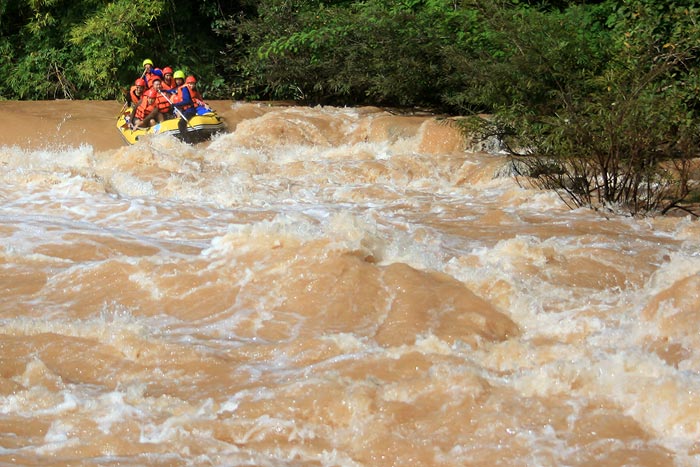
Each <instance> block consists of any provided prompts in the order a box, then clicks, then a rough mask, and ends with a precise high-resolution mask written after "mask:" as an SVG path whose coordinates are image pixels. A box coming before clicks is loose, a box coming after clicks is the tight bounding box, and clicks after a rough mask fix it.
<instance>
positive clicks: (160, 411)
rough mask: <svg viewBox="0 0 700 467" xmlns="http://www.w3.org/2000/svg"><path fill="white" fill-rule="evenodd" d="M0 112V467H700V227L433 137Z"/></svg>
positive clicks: (238, 121) (413, 128)
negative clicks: (580, 202)
mask: <svg viewBox="0 0 700 467" xmlns="http://www.w3.org/2000/svg"><path fill="white" fill-rule="evenodd" d="M212 105H213V106H214V107H215V108H216V109H217V110H218V111H219V112H220V113H221V114H222V115H223V117H224V118H225V120H226V122H227V124H228V131H227V132H226V133H223V134H220V135H217V136H215V137H214V138H213V139H212V140H211V141H209V142H206V143H201V144H198V145H196V146H188V145H186V144H184V143H182V142H180V141H178V140H176V139H175V138H172V137H167V136H165V137H155V138H150V139H145V140H143V141H140V142H138V143H137V144H136V145H133V146H127V145H126V144H125V143H123V142H122V141H121V139H120V135H119V133H118V131H117V129H116V127H115V119H116V115H117V114H118V112H119V108H120V104H119V103H116V102H65V101H64V102H59V101H57V102H23V103H20V102H0V111H2V116H1V117H0V128H2V130H1V133H0V182H1V183H0V203H1V204H0V234H1V236H0V239H1V243H0V291H1V292H2V293H1V294H0V465H56V466H58V465H83V466H93V465H94V466H97V465H100V466H117V465H119V466H141V465H144V466H165V465H173V466H264V467H292V466H339V467H340V466H342V467H360V466H367V467H369V466H376V467H389V466H396V467H407V466H440V467H451V466H483V467H493V466H596V467H604V466H610V467H616V466H623V465H626V466H644V467H652V466H682V467H685V466H697V465H700V442H699V441H698V440H700V249H699V247H700V224H699V223H698V221H697V220H694V219H692V218H691V217H682V216H676V217H659V218H645V219H633V218H629V217H623V216H614V215H609V214H605V213H601V212H595V211H591V210H588V209H578V210H570V209H569V208H567V206H566V205H565V204H564V202H562V200H560V199H559V197H558V196H557V195H556V193H553V192H545V191H537V190H532V189H528V188H526V187H524V186H521V185H519V184H518V183H517V182H516V180H514V179H513V178H512V177H510V176H508V173H507V172H508V171H507V170H506V169H505V167H506V159H505V158H504V157H503V156H502V155H498V154H495V153H488V152H482V151H479V150H478V148H475V147H474V146H473V145H470V144H468V143H467V142H465V141H464V140H463V139H462V137H461V136H460V134H459V132H458V131H457V130H456V129H455V128H454V127H453V126H452V125H450V122H449V120H443V119H438V118H435V117H433V116H429V115H397V114H393V113H390V112H388V111H387V110H382V109H378V108H334V107H298V106H296V107H295V106H282V105H269V104H265V103H239V102H230V101H217V102H213V103H212Z"/></svg>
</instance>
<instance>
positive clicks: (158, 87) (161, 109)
mask: <svg viewBox="0 0 700 467" xmlns="http://www.w3.org/2000/svg"><path fill="white" fill-rule="evenodd" d="M151 89H154V90H155V91H156V93H157V94H156V107H157V108H158V113H159V115H158V121H159V122H162V121H163V120H167V119H169V118H170V117H171V116H172V115H171V113H172V111H173V106H172V105H171V104H170V99H168V97H167V96H166V95H165V94H163V84H162V82H161V80H160V79H159V78H155V79H154V80H153V86H152V87H151Z"/></svg>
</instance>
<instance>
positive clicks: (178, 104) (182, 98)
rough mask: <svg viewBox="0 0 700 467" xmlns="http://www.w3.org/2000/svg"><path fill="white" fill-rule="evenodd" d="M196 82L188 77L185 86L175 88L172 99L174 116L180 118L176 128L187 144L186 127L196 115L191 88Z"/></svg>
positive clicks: (191, 77)
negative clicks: (175, 91)
mask: <svg viewBox="0 0 700 467" xmlns="http://www.w3.org/2000/svg"><path fill="white" fill-rule="evenodd" d="M196 82H197V80H196V79H195V78H194V76H188V77H187V78H186V79H185V84H183V85H182V86H180V87H179V88H177V93H176V94H175V96H174V97H173V106H174V107H175V115H176V116H178V117H180V120H178V122H177V128H178V130H180V134H181V135H182V137H183V139H184V140H185V142H189V137H188V134H187V127H188V126H189V124H190V123H189V121H190V119H191V118H192V117H194V116H195V115H197V104H196V102H195V101H194V100H193V99H192V93H191V91H192V88H193V87H194V85H195V83H196Z"/></svg>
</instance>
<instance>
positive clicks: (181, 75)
mask: <svg viewBox="0 0 700 467" xmlns="http://www.w3.org/2000/svg"><path fill="white" fill-rule="evenodd" d="M173 78H175V79H177V78H182V79H185V72H184V71H182V70H177V71H176V72H175V73H173Z"/></svg>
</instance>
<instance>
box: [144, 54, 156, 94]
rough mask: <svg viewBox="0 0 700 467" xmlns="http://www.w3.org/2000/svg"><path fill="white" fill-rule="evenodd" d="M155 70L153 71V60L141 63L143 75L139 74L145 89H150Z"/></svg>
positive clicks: (148, 59)
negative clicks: (143, 81)
mask: <svg viewBox="0 0 700 467" xmlns="http://www.w3.org/2000/svg"><path fill="white" fill-rule="evenodd" d="M154 71H155V70H154V69H153V60H151V59H150V58H147V59H146V60H144V61H143V73H142V74H141V78H143V79H144V80H145V81H146V87H147V88H150V87H151V81H152V80H153V78H154V74H153V72H154Z"/></svg>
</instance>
